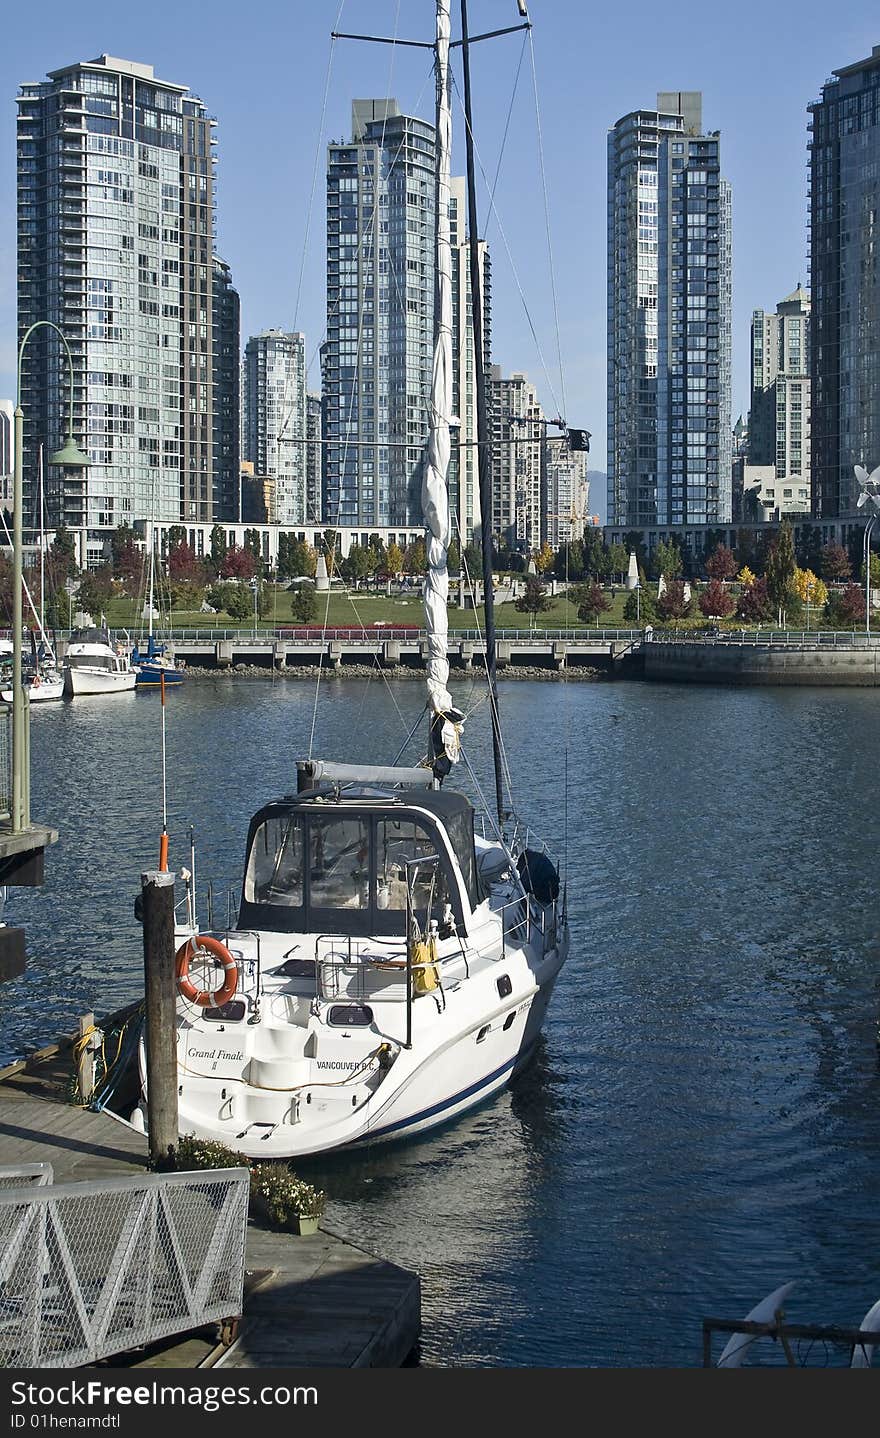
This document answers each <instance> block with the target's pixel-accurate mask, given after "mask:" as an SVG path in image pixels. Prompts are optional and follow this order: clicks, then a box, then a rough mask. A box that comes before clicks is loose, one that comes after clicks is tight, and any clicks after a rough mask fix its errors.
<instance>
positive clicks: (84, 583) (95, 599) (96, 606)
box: [77, 564, 113, 624]
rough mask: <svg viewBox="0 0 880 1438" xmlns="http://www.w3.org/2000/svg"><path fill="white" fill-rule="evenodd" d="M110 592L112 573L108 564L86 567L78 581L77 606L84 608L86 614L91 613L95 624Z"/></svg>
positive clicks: (111, 588)
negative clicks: (91, 567) (94, 567)
mask: <svg viewBox="0 0 880 1438" xmlns="http://www.w3.org/2000/svg"><path fill="white" fill-rule="evenodd" d="M112 593H113V573H112V571H111V569H110V565H109V564H101V565H99V566H98V568H97V569H87V570H86V571H85V572H84V574H83V576H82V578H81V579H80V582H79V591H78V594H77V600H78V603H79V607H80V609H83V610H85V612H86V614H91V616H92V618H93V619H94V621H95V623H96V624H97V622H98V620H99V619H100V617H101V614H102V612H103V610H104V609H105V608H106V606H107V601H108V600H109V598H110V596H111V594H112Z"/></svg>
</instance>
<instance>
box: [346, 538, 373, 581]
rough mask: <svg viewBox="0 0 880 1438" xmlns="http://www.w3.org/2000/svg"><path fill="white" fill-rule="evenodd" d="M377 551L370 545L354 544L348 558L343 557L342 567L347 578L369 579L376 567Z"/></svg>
mask: <svg viewBox="0 0 880 1438" xmlns="http://www.w3.org/2000/svg"><path fill="white" fill-rule="evenodd" d="M376 559H377V556H376V551H375V550H374V549H371V548H370V546H369V545H368V544H367V545H360V544H353V545H352V546H351V549H350V550H349V551H348V558H347V559H343V561H342V564H341V565H340V569H341V572H342V577H343V578H344V579H345V580H355V581H356V582H357V581H359V580H362V579H369V577H370V575H371V574H373V573H374V572H375V569H376Z"/></svg>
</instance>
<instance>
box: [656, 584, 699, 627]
mask: <svg viewBox="0 0 880 1438" xmlns="http://www.w3.org/2000/svg"><path fill="white" fill-rule="evenodd" d="M693 607H694V601H693V599H685V597H684V581H683V580H681V579H669V580H667V582H666V588H665V589H664V591H663V593H662V594H661V595H660V598H659V599H658V600H657V613H658V614H659V615H660V617H661V619H686V618H687V617H688V615H689V614H690V613H691V612H692V610H693Z"/></svg>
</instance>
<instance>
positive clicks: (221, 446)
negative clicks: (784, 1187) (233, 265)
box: [213, 255, 241, 522]
mask: <svg viewBox="0 0 880 1438" xmlns="http://www.w3.org/2000/svg"><path fill="white" fill-rule="evenodd" d="M240 354H241V306H240V304H239V298H238V293H237V291H236V290H235V289H234V288H233V284H232V272H231V270H230V268H229V266H228V265H227V264H226V262H225V260H221V259H220V258H219V257H218V256H217V255H215V256H214V453H213V461H214V518H215V519H218V520H227V521H231V522H234V521H235V520H237V519H238V499H239V479H240V471H241V365H240V361H239V355H240Z"/></svg>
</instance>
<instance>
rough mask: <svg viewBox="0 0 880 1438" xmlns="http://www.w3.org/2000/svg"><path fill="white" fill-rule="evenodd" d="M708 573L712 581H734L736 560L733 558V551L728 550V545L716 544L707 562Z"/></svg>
mask: <svg viewBox="0 0 880 1438" xmlns="http://www.w3.org/2000/svg"><path fill="white" fill-rule="evenodd" d="M706 573H707V574H708V576H709V578H710V579H720V580H721V581H722V582H723V581H724V580H725V579H732V578H733V576H734V575H735V574H736V560H735V559H734V557H733V550H732V549H728V547H727V545H726V544H716V546H715V548H714V549H713V551H712V553H711V554H710V555H709V558H708V559H707V560H706Z"/></svg>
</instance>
